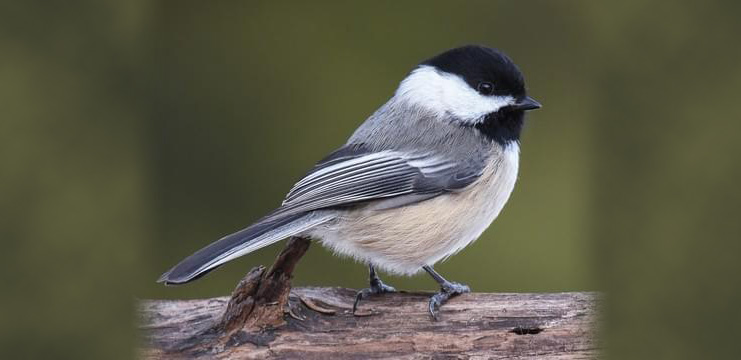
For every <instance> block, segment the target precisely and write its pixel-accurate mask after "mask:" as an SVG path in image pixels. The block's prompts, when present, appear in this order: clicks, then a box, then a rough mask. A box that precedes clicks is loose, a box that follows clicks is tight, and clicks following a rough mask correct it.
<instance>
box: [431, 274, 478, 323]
mask: <svg viewBox="0 0 741 360" xmlns="http://www.w3.org/2000/svg"><path fill="white" fill-rule="evenodd" d="M422 268H423V269H425V271H427V273H428V274H430V276H432V278H433V279H435V281H437V283H438V284H440V292H438V293H437V294H435V295H432V297H431V298H430V307H429V310H430V315H432V319H433V320H435V321H437V320H439V315H438V310H440V306H442V305H443V304H445V302H446V301H448V299H450V298H451V297H453V296H456V295H460V294H463V293H467V292H471V289H470V288H469V287H468V285H464V284H459V283H456V282H450V281H448V280H445V278H444V277H442V276H441V275H440V274H438V273H437V272H436V271H435V270H433V269H432V267H431V266H423V267H422Z"/></svg>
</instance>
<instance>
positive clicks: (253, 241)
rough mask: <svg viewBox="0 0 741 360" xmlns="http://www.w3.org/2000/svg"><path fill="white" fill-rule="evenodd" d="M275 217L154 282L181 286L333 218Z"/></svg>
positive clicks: (223, 240) (208, 248) (197, 255)
mask: <svg viewBox="0 0 741 360" xmlns="http://www.w3.org/2000/svg"><path fill="white" fill-rule="evenodd" d="M274 214H275V213H274ZM274 214H271V215H268V216H266V217H264V218H262V219H261V220H260V221H258V222H257V223H255V224H253V225H251V226H250V227H248V228H246V229H243V230H240V231H237V232H235V233H233V234H231V235H227V236H225V237H223V238H221V239H219V240H218V241H216V242H214V243H212V244H210V245H208V246H206V247H205V248H203V249H201V250H198V251H196V252H195V253H194V254H193V255H191V256H188V257H187V258H185V259H184V260H183V261H181V262H180V263H178V264H177V265H175V266H174V267H173V268H172V269H170V270H169V271H167V272H166V273H164V274H162V276H160V278H159V280H157V282H161V283H165V284H184V283H187V282H190V281H193V280H195V279H197V278H199V277H201V276H203V275H205V274H206V273H208V272H209V271H211V270H213V269H215V268H217V267H219V266H221V265H222V264H224V263H226V262H228V261H230V260H233V259H235V258H238V257H240V256H242V255H246V254H249V253H251V252H253V251H255V250H257V249H260V248H263V247H265V246H268V245H270V244H272V243H275V242H277V241H279V240H282V239H285V238H287V237H290V236H293V235H297V234H299V233H301V232H303V231H306V230H308V229H310V228H312V227H314V226H317V225H319V224H321V223H324V222H326V221H328V220H330V219H332V218H333V216H331V215H327V214H320V213H309V214H306V213H301V214H293V215H282V216H277V215H274Z"/></svg>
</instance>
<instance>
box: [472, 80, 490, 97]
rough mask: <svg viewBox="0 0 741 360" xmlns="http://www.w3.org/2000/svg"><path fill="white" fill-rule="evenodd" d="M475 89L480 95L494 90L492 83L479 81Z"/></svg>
mask: <svg viewBox="0 0 741 360" xmlns="http://www.w3.org/2000/svg"><path fill="white" fill-rule="evenodd" d="M476 90H478V92H479V93H480V94H482V95H491V94H492V93H493V92H494V84H492V83H490V82H486V81H483V82H480V83H479V86H477V87H476Z"/></svg>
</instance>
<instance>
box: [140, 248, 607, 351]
mask: <svg viewBox="0 0 741 360" xmlns="http://www.w3.org/2000/svg"><path fill="white" fill-rule="evenodd" d="M308 247H309V241H308V240H306V239H298V238H294V239H291V240H289V243H288V245H287V246H286V248H285V249H284V250H283V252H281V254H280V255H279V256H278V258H277V259H276V262H275V263H274V264H273V266H272V267H271V268H270V269H269V270H267V271H265V269H264V268H263V267H257V268H255V269H252V270H251V271H250V272H249V273H248V274H247V276H245V278H244V279H243V280H242V281H241V282H240V283H239V285H238V286H237V288H236V289H235V290H234V292H233V293H232V296H231V297H224V298H214V299H204V300H186V301H182V300H145V301H143V302H142V303H141V307H140V316H141V325H140V328H141V329H142V331H143V333H144V337H145V339H144V348H143V349H142V357H143V358H145V359H171V358H190V357H202V358H218V359H226V358H239V359H265V358H270V359H284V358H285V359H294V358H295V359H323V360H324V359H336V358H342V359H346V358H351V359H369V358H393V359H416V358H453V359H458V358H462V359H466V358H485V359H491V358H517V359H591V358H595V357H597V343H596V336H595V333H594V330H595V321H596V316H597V310H596V307H597V305H598V301H599V298H598V296H597V295H596V294H594V293H555V294H482V293H472V294H463V295H460V296H458V297H455V298H453V299H451V300H450V301H449V302H448V303H447V304H445V305H444V306H443V307H442V309H441V311H440V316H441V321H437V322H435V321H432V319H431V317H430V315H429V313H428V312H427V301H428V299H429V296H431V295H432V294H430V293H405V292H401V293H396V294H383V295H375V296H373V297H371V298H369V299H367V300H363V302H362V303H361V308H362V309H363V312H362V313H360V312H359V314H356V315H353V314H352V304H353V301H354V299H355V293H356V292H355V290H351V289H343V288H298V289H293V290H291V288H290V279H291V272H292V271H293V268H294V266H295V264H296V263H297V262H298V260H299V259H300V258H301V256H303V254H304V253H305V252H306V250H307V249H308ZM360 314H362V316H358V315H360Z"/></svg>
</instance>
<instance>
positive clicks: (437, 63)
mask: <svg viewBox="0 0 741 360" xmlns="http://www.w3.org/2000/svg"><path fill="white" fill-rule="evenodd" d="M420 65H429V66H434V67H435V68H437V69H439V70H441V71H445V72H448V73H452V74H456V75H458V76H460V77H461V78H463V80H465V81H466V83H468V85H469V86H471V87H472V88H474V89H476V88H477V86H478V85H479V83H481V82H490V83H492V84H494V91H493V94H495V95H511V96H513V97H515V98H518V97H523V96H525V95H526V93H525V79H524V78H523V76H522V73H521V72H520V69H518V68H517V66H516V65H515V64H514V63H513V62H512V60H511V59H510V58H509V57H507V55H504V53H502V52H501V51H499V50H496V49H492V48H488V47H485V46H480V45H467V46H462V47H459V48H455V49H451V50H448V51H446V52H444V53H442V54H439V55H437V56H435V57H433V58H431V59H428V60H426V61H424V62H422V63H421V64H420Z"/></svg>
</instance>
